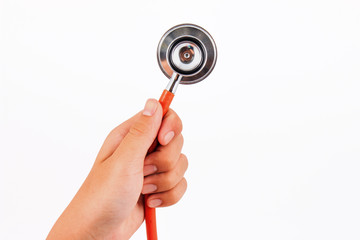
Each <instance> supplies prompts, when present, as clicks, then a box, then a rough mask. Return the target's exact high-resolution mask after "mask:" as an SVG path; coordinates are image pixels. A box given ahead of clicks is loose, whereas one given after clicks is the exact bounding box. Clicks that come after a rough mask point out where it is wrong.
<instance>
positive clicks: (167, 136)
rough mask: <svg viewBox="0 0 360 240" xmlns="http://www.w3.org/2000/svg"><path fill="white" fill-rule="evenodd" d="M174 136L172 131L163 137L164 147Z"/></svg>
mask: <svg viewBox="0 0 360 240" xmlns="http://www.w3.org/2000/svg"><path fill="white" fill-rule="evenodd" d="M174 136H175V133H174V132H173V131H171V132H168V133H167V134H166V135H165V137H164V141H165V145H167V144H168V143H169V142H170V141H171V139H173V137H174Z"/></svg>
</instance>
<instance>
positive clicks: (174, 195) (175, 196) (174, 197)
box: [168, 189, 181, 204]
mask: <svg viewBox="0 0 360 240" xmlns="http://www.w3.org/2000/svg"><path fill="white" fill-rule="evenodd" d="M180 196H181V195H180V194H179V192H178V191H177V190H176V189H173V190H172V191H170V192H169V196H168V197H169V202H171V204H175V203H177V202H178V201H179V200H180Z"/></svg>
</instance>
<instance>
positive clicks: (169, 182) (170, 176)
mask: <svg viewBox="0 0 360 240" xmlns="http://www.w3.org/2000/svg"><path fill="white" fill-rule="evenodd" d="M187 168H188V160H187V158H186V156H185V155H184V154H181V156H180V158H179V160H178V161H177V164H176V166H175V168H174V169H173V170H171V171H169V172H165V173H159V174H153V175H150V176H147V177H145V178H144V185H143V189H142V194H150V193H158V192H165V191H168V190H170V189H172V188H174V187H175V186H176V185H177V184H178V183H179V182H180V181H181V179H183V177H184V175H185V172H186V170H187Z"/></svg>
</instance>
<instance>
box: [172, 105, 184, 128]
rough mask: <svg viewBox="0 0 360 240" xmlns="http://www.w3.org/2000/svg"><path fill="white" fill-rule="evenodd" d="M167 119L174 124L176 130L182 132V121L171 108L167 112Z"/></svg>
mask: <svg viewBox="0 0 360 240" xmlns="http://www.w3.org/2000/svg"><path fill="white" fill-rule="evenodd" d="M169 120H170V121H171V122H172V123H173V124H174V126H175V128H176V130H177V131H178V132H182V130H183V123H182V121H181V119H180V117H179V115H178V114H177V113H176V112H175V111H174V110H171V111H170V112H169Z"/></svg>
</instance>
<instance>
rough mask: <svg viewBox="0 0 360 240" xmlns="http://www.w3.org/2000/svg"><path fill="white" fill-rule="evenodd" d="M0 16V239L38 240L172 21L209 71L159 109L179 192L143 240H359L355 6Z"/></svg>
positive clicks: (83, 7)
mask: <svg viewBox="0 0 360 240" xmlns="http://www.w3.org/2000/svg"><path fill="white" fill-rule="evenodd" d="M0 2H1V5H0V17H1V18H0V21H1V32H0V33H1V38H0V41H1V42H0V45H1V46H0V49H1V50H0V51H1V52H0V61H1V65H0V66H1V68H0V71H1V72H0V74H1V75H0V123H1V125H0V239H44V238H45V237H46V235H47V233H48V231H49V230H50V228H51V226H52V225H53V224H54V222H55V220H56V219H57V218H58V216H59V215H60V214H61V212H62V211H63V209H64V208H65V207H66V205H67V204H68V203H69V201H70V200H71V199H72V197H73V196H74V194H75V193H76V191H77V189H78V188H79V187H80V185H81V183H82V181H83V180H84V179H85V177H86V175H87V173H88V172H89V170H90V168H91V166H92V164H93V161H94V159H95V157H96V154H97V152H98V150H99V148H100V146H101V144H102V142H103V140H104V139H105V137H106V135H107V134H108V132H109V131H110V130H111V129H112V128H114V127H115V126H117V125H118V124H119V123H121V122H122V121H124V120H126V119H127V118H129V117H130V116H132V115H133V114H134V113H136V112H137V111H139V110H140V109H141V108H142V107H143V105H144V103H145V101H146V99H147V98H150V97H153V98H158V97H159V96H160V94H161V92H162V90H163V88H164V87H165V86H166V84H167V81H166V78H165V77H164V75H163V74H162V72H161V71H160V69H159V67H158V65H157V61H156V54H155V52H156V47H157V43H158V41H159V40H160V37H161V36H162V34H163V33H164V32H165V31H166V30H167V29H169V28H170V27H172V26H174V25H176V24H179V23H185V22H190V23H195V24H198V25H200V26H203V27H204V28H205V29H207V30H208V31H209V32H210V33H211V34H212V35H213V37H214V39H215V41H216V43H217V46H218V54H219V57H218V62H217V66H216V68H215V70H214V72H213V73H212V74H211V75H210V76H209V77H208V78H207V79H206V80H205V81H203V82H201V83H199V84H196V85H191V86H180V87H179V89H178V92H177V95H176V98H175V99H174V102H173V105H172V107H173V108H174V109H175V110H176V111H177V112H178V114H179V115H180V116H181V117H182V120H183V123H184V137H185V146H184V149H183V151H184V153H185V154H187V156H188V158H189V161H190V166H189V170H188V172H187V175H186V176H187V179H188V182H189V186H188V191H187V193H186V195H185V196H184V198H183V200H182V201H181V202H180V203H179V204H178V205H176V206H174V207H171V208H167V209H160V210H158V226H159V228H158V231H159V239H162V240H163V239H172V240H173V239H175V240H176V239H246V240H253V239H254V240H255V239H259V240H260V239H261V240H263V239H276V240H292V239H294V240H295V239H307V240H309V239H314V240H315V239H316V240H318V239H347V240H351V239H360V231H359V226H360V204H359V203H360V174H359V172H360V127H359V123H360V95H359V91H360V2H359V1H358V0H352V1H351V0H338V1H331V0H330V1H329V0H327V1H325V0H324V1H320V0H305V1H304V0H301V1H300V0H299V1H285V0H283V1H281V0H271V1H267V0H263V1H261V0H254V1H225V0H222V1H210V0H207V1H205V0H204V1H194V0H185V1H166V0H164V1H159V0H158V1H146V0H144V1H115V0H104V1H99V0H98V1H89V0H87V1H85V0H63V1H49V0H32V1H27V0H0ZM133 239H135V240H136V239H145V231H144V227H142V228H141V229H140V230H139V231H138V232H137V233H136V234H135V235H134V237H133Z"/></svg>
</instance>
